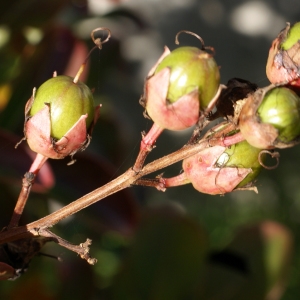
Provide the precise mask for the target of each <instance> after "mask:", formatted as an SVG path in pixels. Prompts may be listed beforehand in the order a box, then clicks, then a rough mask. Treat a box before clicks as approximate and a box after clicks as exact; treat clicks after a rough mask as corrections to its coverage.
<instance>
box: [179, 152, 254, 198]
mask: <svg viewBox="0 0 300 300" xmlns="http://www.w3.org/2000/svg"><path fill="white" fill-rule="evenodd" d="M224 150H225V147H222V146H214V147H211V148H207V149H205V150H203V151H201V152H200V153H199V154H197V155H194V156H192V157H189V158H187V159H185V160H184V162H183V169H184V172H185V173H186V176H187V177H188V178H189V179H190V180H191V182H192V184H193V186H194V188H195V189H196V190H198V191H199V192H202V193H206V194H210V195H216V194H225V193H229V192H231V191H233V190H234V188H235V187H236V186H237V185H238V184H239V183H240V182H241V181H242V180H243V179H244V178H245V177H246V176H247V175H248V174H249V173H250V172H252V170H251V168H234V167H224V168H223V167H215V163H216V161H217V159H218V158H219V157H220V155H221V154H222V153H223V152H224Z"/></svg>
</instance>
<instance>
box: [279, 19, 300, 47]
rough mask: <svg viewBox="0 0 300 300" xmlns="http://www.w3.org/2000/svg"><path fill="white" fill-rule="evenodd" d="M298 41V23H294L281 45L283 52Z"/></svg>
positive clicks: (299, 31)
mask: <svg viewBox="0 0 300 300" xmlns="http://www.w3.org/2000/svg"><path fill="white" fill-rule="evenodd" d="M299 40H300V22H298V23H295V24H294V25H293V26H292V27H291V28H290V30H289V31H288V34H287V37H286V39H285V41H284V42H283V43H282V44H281V48H282V49H283V50H289V49H290V48H291V47H292V46H294V45H295V44H296V43H298V41H299Z"/></svg>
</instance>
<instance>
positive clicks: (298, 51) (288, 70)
mask: <svg viewBox="0 0 300 300" xmlns="http://www.w3.org/2000/svg"><path fill="white" fill-rule="evenodd" d="M295 25H297V24H295ZM290 32H291V26H290V23H287V25H286V28H285V29H283V30H282V31H281V32H280V34H279V35H278V36H277V38H276V39H275V40H274V41H273V43H272V45H271V48H270V50H269V56H268V61H267V66H266V73H267V77H268V79H269V80H270V82H271V83H273V84H278V83H285V84H287V83H290V84H292V85H299V76H300V74H299V68H300V42H299V39H297V41H296V42H295V43H293V45H292V46H289V47H287V48H286V47H285V43H286V41H287V39H288V38H289V34H290Z"/></svg>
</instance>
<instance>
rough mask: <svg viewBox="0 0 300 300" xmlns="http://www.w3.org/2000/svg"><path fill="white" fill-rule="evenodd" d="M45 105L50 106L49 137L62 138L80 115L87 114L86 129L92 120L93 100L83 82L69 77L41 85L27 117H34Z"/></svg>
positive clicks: (48, 81)
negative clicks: (74, 80)
mask: <svg viewBox="0 0 300 300" xmlns="http://www.w3.org/2000/svg"><path fill="white" fill-rule="evenodd" d="M45 104H49V106H50V119H51V137H52V138H55V139H58V140H59V139H60V138H62V137H63V136H64V135H65V134H66V133H67V132H68V131H69V129H71V128H72V126H73V125H74V124H75V123H76V122H77V121H78V120H79V118H80V117H81V116H82V115H85V114H88V117H87V119H86V127H87V128H88V127H89V126H90V124H91V123H92V121H93V119H94V99H93V95H92V92H91V90H90V89H89V88H88V87H87V86H86V85H85V84H84V83H83V82H80V81H78V82H76V83H74V82H73V78H72V77H69V76H64V75H62V76H57V77H53V78H51V79H49V80H47V81H46V82H45V83H43V84H42V85H41V86H40V87H39V89H38V90H37V92H36V95H35V99H34V101H33V104H32V106H31V109H30V112H29V115H30V116H34V115H35V114H36V113H38V112H39V111H40V110H41V109H42V108H43V107H44V106H45Z"/></svg>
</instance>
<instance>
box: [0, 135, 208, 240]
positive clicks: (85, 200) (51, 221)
mask: <svg viewBox="0 0 300 300" xmlns="http://www.w3.org/2000/svg"><path fill="white" fill-rule="evenodd" d="M206 147H209V142H208V141H206V140H205V141H201V142H200V143H198V144H193V145H186V146H184V147H183V148H181V149H179V150H177V151H176V152H173V153H171V154H169V155H166V156H164V157H162V158H159V159H157V160H155V161H153V162H151V163H149V164H147V165H145V166H144V168H143V169H142V170H141V171H140V172H139V173H136V172H135V171H134V170H132V169H131V168H130V169H129V170H127V171H126V172H125V173H124V174H122V175H120V176H119V177H117V178H116V179H114V180H112V181H110V182H109V183H107V184H105V185H104V186H102V187H100V188H98V189H96V190H94V191H92V192H90V193H89V194H87V195H85V196H83V197H81V198H79V199H77V200H75V201H73V202H72V203H70V204H68V205H66V206H64V207H63V208H61V209H59V210H57V211H55V212H53V213H51V214H49V215H47V216H46V217H43V218H41V219H39V220H37V221H34V222H32V223H30V224H28V225H26V226H20V227H15V228H11V229H8V230H5V231H2V232H1V233H0V244H3V243H7V242H11V241H15V240H18V239H20V238H30V237H34V236H39V235H40V234H41V233H42V232H43V230H46V229H48V228H49V227H52V226H53V225H55V224H56V223H58V222H59V221H61V220H63V219H65V218H67V217H68V216H71V215H73V214H75V213H77V212H78V211H80V210H82V209H84V208H86V207H88V206H90V205H92V204H94V203H96V202H97V201H100V200H102V199H104V198H106V197H108V196H109V195H112V194H114V193H116V192H118V191H120V190H123V189H125V188H127V187H130V186H131V185H132V184H134V182H135V181H136V180H137V179H139V178H141V177H143V176H145V175H147V174H150V173H153V172H155V171H158V170H161V169H163V168H165V167H167V166H169V165H172V164H174V163H176V162H179V161H181V160H183V159H185V158H186V157H189V156H191V155H194V154H196V153H198V152H199V151H201V150H202V149H204V148H206Z"/></svg>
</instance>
